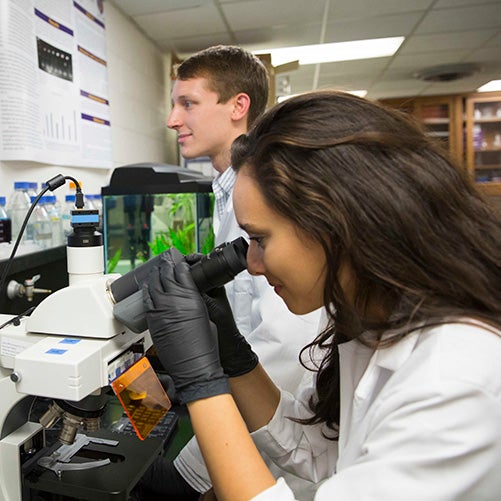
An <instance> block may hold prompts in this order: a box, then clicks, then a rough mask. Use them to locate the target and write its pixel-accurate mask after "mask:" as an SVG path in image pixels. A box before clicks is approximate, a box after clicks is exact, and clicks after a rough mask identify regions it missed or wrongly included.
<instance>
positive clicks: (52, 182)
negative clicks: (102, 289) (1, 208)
mask: <svg viewBox="0 0 501 501" xmlns="http://www.w3.org/2000/svg"><path fill="white" fill-rule="evenodd" d="M67 179H69V180H70V181H73V183H75V187H76V188H75V190H76V192H75V207H76V208H77V209H82V208H83V207H84V194H83V193H82V188H81V186H80V183H79V182H78V181H77V180H76V179H75V178H74V177H72V176H63V175H62V174H58V175H57V176H54V177H53V178H51V179H49V180H48V181H46V183H45V188H44V189H43V190H42V191H41V192H40V193H39V194H38V195H37V196H36V197H35V200H33V202H32V203H31V206H30V208H29V210H28V212H27V214H26V217H25V218H24V221H23V224H22V225H21V228H20V230H19V234H18V236H17V239H16V242H15V244H14V247H13V249H12V252H11V254H10V256H9V259H8V260H7V263H6V264H5V268H4V269H3V271H2V278H1V279H0V294H2V293H3V290H4V285H5V280H6V279H7V276H8V274H9V270H10V267H11V265H12V261H13V260H14V256H15V255H16V252H17V248H18V247H19V244H20V243H21V239H22V237H23V234H24V230H25V229H26V226H27V225H28V221H29V220H30V217H31V214H32V213H33V211H34V210H35V207H36V205H37V203H38V201H39V200H40V199H41V198H42V196H43V195H44V194H45V193H46V192H47V191H48V190H50V191H54V190H55V189H57V188H59V187H60V186H63V185H64V184H65V183H66V180H67ZM30 313H31V312H30Z"/></svg>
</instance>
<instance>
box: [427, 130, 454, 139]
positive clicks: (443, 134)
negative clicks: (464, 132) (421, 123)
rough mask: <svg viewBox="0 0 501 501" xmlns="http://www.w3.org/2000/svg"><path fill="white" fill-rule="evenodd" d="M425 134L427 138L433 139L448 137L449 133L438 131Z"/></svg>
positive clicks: (429, 131)
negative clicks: (431, 137)
mask: <svg viewBox="0 0 501 501" xmlns="http://www.w3.org/2000/svg"><path fill="white" fill-rule="evenodd" d="M426 133H427V134H428V135H429V136H433V137H449V132H448V131H440V130H428V131H426Z"/></svg>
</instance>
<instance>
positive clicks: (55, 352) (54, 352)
mask: <svg viewBox="0 0 501 501" xmlns="http://www.w3.org/2000/svg"><path fill="white" fill-rule="evenodd" d="M67 351H68V350H58V349H56V348H51V349H50V350H47V351H46V352H45V353H46V354H47V355H64V354H65V353H66V352H67Z"/></svg>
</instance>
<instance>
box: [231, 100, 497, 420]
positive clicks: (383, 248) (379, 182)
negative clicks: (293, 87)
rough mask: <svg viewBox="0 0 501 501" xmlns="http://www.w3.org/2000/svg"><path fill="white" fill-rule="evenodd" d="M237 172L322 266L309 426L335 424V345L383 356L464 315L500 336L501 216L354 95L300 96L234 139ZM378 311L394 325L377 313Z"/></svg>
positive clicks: (396, 121) (405, 127) (466, 180)
mask: <svg viewBox="0 0 501 501" xmlns="http://www.w3.org/2000/svg"><path fill="white" fill-rule="evenodd" d="M232 165H233V167H234V168H235V169H236V170H237V171H238V170H239V169H240V168H242V166H246V172H247V173H249V174H250V175H251V176H253V178H254V180H255V181H256V183H257V184H258V186H259V188H260V191H261V192H262V194H263V196H264V198H265V200H266V202H267V204H268V205H269V206H270V207H271V208H272V209H273V210H275V211H276V212H278V213H279V214H280V215H282V216H283V217H286V218H288V219H289V220H291V221H292V222H293V223H294V224H295V225H297V227H298V228H300V229H301V230H302V231H303V232H306V234H308V235H309V236H310V238H312V239H314V240H316V241H317V242H319V243H320V244H321V245H322V246H323V249H324V251H325V254H326V257H327V263H328V265H327V266H328V269H327V280H326V286H325V291H324V305H325V307H326V308H327V311H328V314H329V316H330V318H331V322H330V325H329V327H328V328H327V329H326V330H325V331H324V332H322V333H321V334H320V335H319V336H318V337H317V339H316V340H315V341H314V342H313V343H311V344H310V345H308V347H306V348H310V350H312V349H314V348H315V347H317V346H320V347H323V348H327V355H326V356H325V358H324V359H323V361H322V362H321V364H320V367H319V371H318V378H317V390H318V391H317V395H318V400H315V401H312V402H311V406H312V409H313V411H314V416H313V418H312V419H310V420H307V422H309V423H315V422H322V421H324V422H326V423H327V425H328V426H329V427H331V428H333V429H336V428H337V426H338V424H339V355H338V344H339V343H342V342H344V341H347V340H351V339H355V338H358V339H359V340H360V341H362V342H364V343H366V344H368V345H370V346H374V347H382V346H387V345H389V344H392V343H395V342H397V341H398V340H400V339H401V338H402V337H403V336H405V335H407V334H408V333H409V332H411V331H412V330H414V329H416V328H417V326H424V325H433V324H437V323H443V322H445V321H447V320H448V319H451V318H460V317H463V318H464V317H471V318H475V319H478V320H480V321H483V322H486V323H488V324H491V325H493V326H494V327H496V328H499V327H500V325H501V324H500V322H501V320H500V319H501V225H500V223H501V221H500V219H499V216H497V215H496V213H495V212H494V210H493V209H492V208H491V207H489V205H488V203H487V202H486V201H485V200H484V199H483V197H482V196H481V195H480V194H479V192H478V191H477V190H476V189H475V186H474V184H473V183H472V181H471V179H470V176H469V175H468V173H467V172H465V170H464V169H462V168H460V167H459V166H455V165H454V164H453V163H452V162H451V160H450V159H449V157H448V154H447V153H446V151H445V150H444V149H443V148H442V146H439V145H438V144H436V143H435V142H434V141H432V140H431V139H430V138H428V137H427V136H426V135H425V134H424V132H423V131H422V129H421V128H420V127H419V126H418V125H417V123H416V122H415V121H413V120H412V119H410V118H409V117H407V116H405V115H404V114H402V113H400V112H398V111H394V110H390V109H387V108H385V107H383V106H381V105H378V104H376V103H372V102H370V101H368V100H365V99H361V98H357V97H355V96H352V95H349V94H344V93H339V92H335V91H318V92H312V93H307V94H303V95H300V96H297V97H295V98H292V99H289V100H287V101H285V102H284V103H282V104H280V105H277V106H275V107H273V108H272V109H271V110H269V111H268V112H267V113H265V114H264V115H263V116H262V117H261V118H260V119H259V120H258V121H257V123H256V125H255V127H254V128H253V129H252V130H251V131H250V132H249V133H248V134H247V135H245V136H241V137H240V138H238V139H237V141H235V143H234V146H233V150H232ZM343 262H348V263H349V265H350V266H351V269H352V270H353V272H354V276H355V277H356V278H355V282H356V283H355V284H354V285H355V301H354V304H353V302H350V301H348V300H347V298H346V296H345V294H344V292H343V289H342V287H341V285H340V283H339V280H338V271H339V267H340V265H341V264H342V263H343ZM371 304H378V305H380V306H382V307H383V309H384V311H386V312H387V313H388V315H386V316H385V317H384V318H381V317H376V316H374V315H372V314H371V309H370V305H371ZM369 332H370V335H369V334H368V333H369ZM383 333H385V335H384V338H382V334H383ZM389 333H391V334H390V335H389Z"/></svg>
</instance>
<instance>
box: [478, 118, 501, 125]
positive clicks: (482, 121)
mask: <svg viewBox="0 0 501 501" xmlns="http://www.w3.org/2000/svg"><path fill="white" fill-rule="evenodd" d="M499 123H501V117H488V118H487V117H485V118H475V119H474V120H473V124H499Z"/></svg>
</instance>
